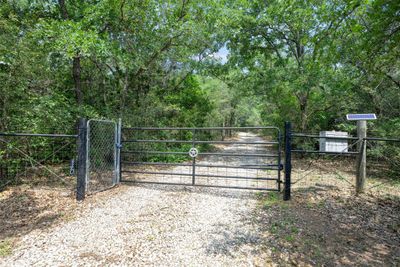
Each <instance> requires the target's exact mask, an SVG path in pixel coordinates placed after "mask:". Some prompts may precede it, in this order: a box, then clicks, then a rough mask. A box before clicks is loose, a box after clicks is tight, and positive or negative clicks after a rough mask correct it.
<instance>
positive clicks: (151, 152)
mask: <svg viewBox="0 0 400 267" xmlns="http://www.w3.org/2000/svg"><path fill="white" fill-rule="evenodd" d="M121 154H160V155H169V154H170V155H187V154H188V152H172V151H171V152H166V151H121ZM199 156H226V157H264V158H277V157H279V155H277V154H233V153H213V152H210V153H208V152H205V153H199Z"/></svg>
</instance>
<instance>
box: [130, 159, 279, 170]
mask: <svg viewBox="0 0 400 267" xmlns="http://www.w3.org/2000/svg"><path fill="white" fill-rule="evenodd" d="M122 163H124V164H126V165H161V166H182V167H192V166H193V165H192V164H185V163H169V162H144V161H136V162H127V161H123V162H122ZM263 166H264V167H263ZM196 167H203V168H227V169H251V170H278V168H279V167H281V169H282V166H279V165H278V164H267V165H238V166H230V165H212V164H196Z"/></svg>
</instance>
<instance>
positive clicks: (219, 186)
mask: <svg viewBox="0 0 400 267" xmlns="http://www.w3.org/2000/svg"><path fill="white" fill-rule="evenodd" d="M124 182H127V183H134V184H159V185H179V186H182V185H187V186H196V187H211V188H227V189H247V190H257V191H260V190H261V191H271V192H279V190H278V189H273V188H264V187H245V186H223V185H208V184H189V183H164V182H149V181H137V180H136V181H129V180H127V181H125V180H124Z"/></svg>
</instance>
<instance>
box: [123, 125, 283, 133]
mask: <svg viewBox="0 0 400 267" xmlns="http://www.w3.org/2000/svg"><path fill="white" fill-rule="evenodd" d="M268 129H270V130H277V131H278V132H280V130H279V128H278V127H274V126H260V127H257V126H252V127H200V128H193V127H161V128H159V127H126V128H122V130H133V131H175V130H180V131H194V130H196V131H197V130H199V131H203V130H204V131H213V130H268Z"/></svg>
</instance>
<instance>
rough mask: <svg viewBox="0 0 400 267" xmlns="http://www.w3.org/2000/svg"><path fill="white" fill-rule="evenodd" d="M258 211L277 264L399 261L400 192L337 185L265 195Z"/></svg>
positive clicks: (392, 263) (266, 243)
mask: <svg viewBox="0 0 400 267" xmlns="http://www.w3.org/2000/svg"><path fill="white" fill-rule="evenodd" d="M260 203H261V205H262V208H260V209H259V210H258V212H257V214H255V219H256V221H257V224H258V227H259V230H261V231H262V232H263V233H264V235H265V236H268V238H264V239H263V240H262V243H263V246H264V247H265V248H266V249H267V250H270V252H271V255H272V257H273V258H274V262H276V263H277V264H278V265H285V264H286V265H287V264H294V265H307V264H309V265H317V266H338V265H339V266H354V265H356V266H398V265H399V263H400V247H399V244H400V217H399V214H400V198H399V197H398V196H387V197H373V196H369V195H363V196H361V197H355V196H353V195H350V194H348V195H346V194H344V193H343V192H342V191H341V190H339V189H338V188H335V187H329V186H328V187H323V186H316V187H311V188H308V189H298V190H296V191H295V192H293V200H292V201H290V202H282V201H280V200H272V201H271V199H269V197H268V195H265V196H264V197H263V198H262V199H261V200H260Z"/></svg>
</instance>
